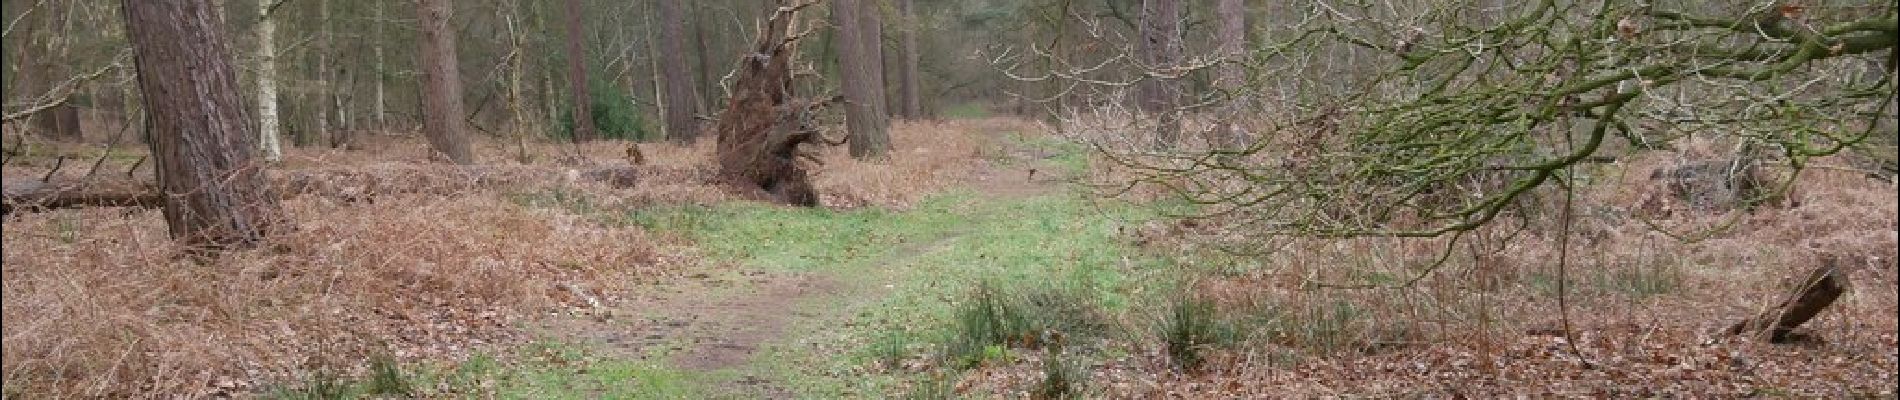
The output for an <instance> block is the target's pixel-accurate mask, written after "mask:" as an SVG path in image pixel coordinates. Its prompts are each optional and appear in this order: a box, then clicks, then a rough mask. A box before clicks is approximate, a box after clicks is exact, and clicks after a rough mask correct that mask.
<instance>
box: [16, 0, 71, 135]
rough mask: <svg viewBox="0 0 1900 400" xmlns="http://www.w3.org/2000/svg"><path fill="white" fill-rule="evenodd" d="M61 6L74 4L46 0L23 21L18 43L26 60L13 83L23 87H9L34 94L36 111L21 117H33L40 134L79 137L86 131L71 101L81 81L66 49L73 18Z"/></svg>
mask: <svg viewBox="0 0 1900 400" xmlns="http://www.w3.org/2000/svg"><path fill="white" fill-rule="evenodd" d="M60 6H66V7H71V6H72V4H66V3H64V2H44V3H37V4H33V5H32V6H30V7H29V8H27V10H26V12H27V13H30V14H29V15H26V17H27V18H26V20H24V21H19V22H20V24H21V25H24V26H23V27H22V28H21V32H20V33H19V34H18V36H17V37H18V38H19V39H20V42H19V43H18V44H20V45H23V46H22V47H23V49H22V51H20V52H19V53H17V54H18V55H19V56H21V57H20V58H23V59H25V60H24V62H22V63H21V64H20V69H19V72H20V75H21V76H19V77H18V78H17V79H15V81H14V82H10V83H14V84H16V85H18V86H20V87H19V88H18V89H15V88H14V87H13V85H9V87H8V89H9V91H10V92H11V91H15V90H18V91H19V92H23V93H24V94H26V95H27V96H33V97H32V99H31V101H30V103H31V104H32V105H31V106H29V107H28V108H29V109H34V110H35V111H33V112H31V113H27V114H22V115H21V116H23V117H28V118H30V119H31V121H32V125H33V128H34V129H36V130H38V131H39V133H40V134H42V135H46V136H48V137H52V138H55V139H62V140H78V139H80V138H81V136H82V134H83V132H81V131H80V127H79V108H78V107H74V106H73V105H72V102H71V100H72V96H73V94H74V93H73V92H74V90H76V88H75V87H74V86H75V85H77V84H78V83H79V82H78V80H77V79H76V78H74V77H72V75H73V70H72V68H71V67H70V66H69V65H70V64H72V62H71V61H72V60H68V59H66V58H67V57H64V56H65V55H67V54H69V53H68V52H67V51H66V48H67V47H70V45H71V44H70V43H69V41H70V39H67V38H68V35H67V34H66V32H65V29H64V26H63V25H65V24H64V23H63V22H64V21H65V20H66V19H67V18H70V13H66V12H62V11H63V10H62V9H61V8H60ZM62 81H64V82H62ZM8 114H9V116H13V114H15V113H13V112H9V113H8ZM8 120H9V121H10V120H12V118H9V119H8Z"/></svg>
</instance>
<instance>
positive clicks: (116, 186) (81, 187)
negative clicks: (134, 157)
mask: <svg viewBox="0 0 1900 400" xmlns="http://www.w3.org/2000/svg"><path fill="white" fill-rule="evenodd" d="M164 205H165V198H164V197H161V196H159V194H158V186H157V185H155V184H152V183H135V182H125V181H115V182H110V183H102V184H78V183H47V182H38V181H29V182H23V183H14V182H8V183H7V184H6V186H5V188H4V197H0V215H9V214H13V211H14V210H15V209H21V210H41V209H56V208H73V207H144V208H158V207H163V206H164Z"/></svg>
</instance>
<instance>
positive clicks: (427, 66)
mask: <svg viewBox="0 0 1900 400" xmlns="http://www.w3.org/2000/svg"><path fill="white" fill-rule="evenodd" d="M449 5H450V2H449V0H418V1H416V22H417V23H418V24H419V25H421V28H422V29H421V37H420V39H421V40H420V42H421V43H420V45H421V46H420V47H421V49H420V51H421V53H420V61H419V63H420V64H421V68H422V131H423V134H424V135H426V136H428V138H429V145H430V146H431V147H433V148H434V149H435V152H437V153H440V154H441V155H442V156H444V157H447V158H448V160H449V161H450V162H454V163H456V164H472V163H474V162H475V155H474V153H472V152H471V151H470V150H469V146H468V137H467V136H468V133H467V132H468V122H467V121H465V120H464V118H465V116H466V115H467V113H465V112H463V110H462V77H461V72H460V71H459V70H458V69H457V67H456V60H457V59H456V58H455V29H454V28H453V27H451V26H450V25H449V18H450V11H451V10H450V7H449Z"/></svg>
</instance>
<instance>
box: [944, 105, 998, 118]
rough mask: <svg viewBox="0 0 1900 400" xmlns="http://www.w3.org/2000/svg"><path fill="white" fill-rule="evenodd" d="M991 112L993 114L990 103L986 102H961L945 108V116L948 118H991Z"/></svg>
mask: <svg viewBox="0 0 1900 400" xmlns="http://www.w3.org/2000/svg"><path fill="white" fill-rule="evenodd" d="M990 114H991V113H990V108H989V106H988V105H986V104H984V103H975V102H972V103H959V104H957V105H953V106H950V107H947V108H944V110H943V117H944V118H948V119H979V118H989V117H990Z"/></svg>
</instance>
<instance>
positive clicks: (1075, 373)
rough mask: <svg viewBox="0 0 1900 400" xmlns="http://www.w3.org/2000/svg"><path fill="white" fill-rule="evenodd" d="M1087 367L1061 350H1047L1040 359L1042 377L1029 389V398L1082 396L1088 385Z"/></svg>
mask: <svg viewBox="0 0 1900 400" xmlns="http://www.w3.org/2000/svg"><path fill="white" fill-rule="evenodd" d="M1088 379H1089V375H1088V369H1087V368H1083V366H1082V365H1081V364H1080V362H1079V361H1077V360H1074V359H1071V358H1070V357H1067V356H1064V355H1063V354H1062V352H1061V351H1058V350H1054V349H1053V348H1052V349H1051V350H1049V352H1048V355H1047V356H1046V357H1043V360H1042V379H1040V380H1037V381H1036V387H1035V388H1033V389H1031V390H1030V392H1029V393H1030V398H1035V399H1071V398H1082V394H1083V391H1084V389H1085V388H1086V387H1087V385H1088Z"/></svg>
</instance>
